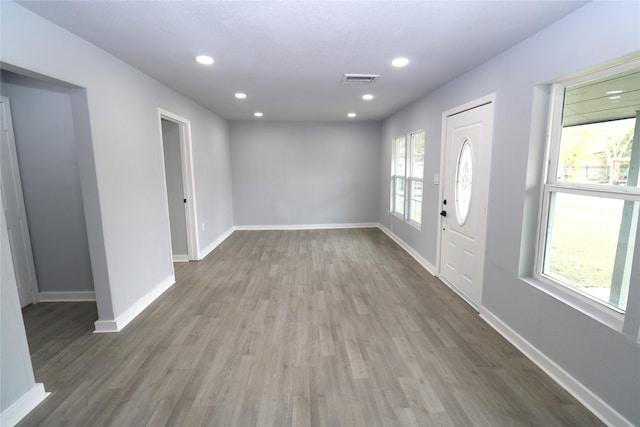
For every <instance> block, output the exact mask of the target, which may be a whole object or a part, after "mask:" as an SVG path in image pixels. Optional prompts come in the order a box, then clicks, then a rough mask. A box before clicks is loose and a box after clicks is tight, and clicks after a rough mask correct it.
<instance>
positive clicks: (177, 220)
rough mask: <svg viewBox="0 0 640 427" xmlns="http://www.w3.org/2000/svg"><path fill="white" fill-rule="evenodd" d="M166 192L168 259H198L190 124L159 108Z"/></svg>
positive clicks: (175, 260) (184, 260)
mask: <svg viewBox="0 0 640 427" xmlns="http://www.w3.org/2000/svg"><path fill="white" fill-rule="evenodd" d="M158 115H159V122H160V136H161V140H162V158H163V168H164V176H165V184H166V190H167V210H168V213H169V233H170V235H171V256H172V259H173V261H174V262H187V261H195V260H197V259H198V258H197V257H198V249H197V248H198V233H197V230H196V224H197V221H196V200H195V189H194V178H193V157H192V149H191V122H190V121H189V120H187V119H185V118H182V117H180V116H178V115H176V114H173V113H170V112H168V111H165V110H162V109H158Z"/></svg>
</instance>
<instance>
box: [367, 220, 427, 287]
mask: <svg viewBox="0 0 640 427" xmlns="http://www.w3.org/2000/svg"><path fill="white" fill-rule="evenodd" d="M378 228H379V229H380V230H382V232H383V233H384V234H386V235H387V236H389V237H390V238H391V240H393V241H394V242H396V243H397V244H398V245H399V246H400V247H401V248H402V249H404V250H405V252H407V253H408V254H409V255H411V256H412V257H413V258H414V259H415V260H416V261H418V264H420V265H421V266H422V267H423V268H424V269H425V270H427V272H428V273H429V274H431V275H433V276H435V275H436V273H435V271H436V268H435V266H433V265H432V264H431V263H430V262H429V261H427V260H426V259H424V258H423V257H422V255H420V254H419V253H418V252H417V251H416V250H415V249H413V248H412V247H411V246H409V244H408V243H406V242H405V241H404V240H402V239H401V238H400V237H398V236H397V235H395V234H393V232H392V231H391V230H389V229H388V228H387V227H385V226H384V225H382V224H378Z"/></svg>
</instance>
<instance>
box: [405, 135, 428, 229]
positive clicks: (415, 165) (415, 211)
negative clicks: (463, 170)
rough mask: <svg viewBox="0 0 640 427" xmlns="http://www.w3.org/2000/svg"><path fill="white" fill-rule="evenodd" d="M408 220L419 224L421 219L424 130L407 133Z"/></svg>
mask: <svg viewBox="0 0 640 427" xmlns="http://www.w3.org/2000/svg"><path fill="white" fill-rule="evenodd" d="M409 141H410V147H409V153H410V155H411V161H410V162H409V165H410V167H409V174H408V175H409V215H408V217H409V221H410V222H414V223H416V224H417V225H420V222H421V219H422V177H423V176H424V131H419V132H414V133H412V134H410V135H409Z"/></svg>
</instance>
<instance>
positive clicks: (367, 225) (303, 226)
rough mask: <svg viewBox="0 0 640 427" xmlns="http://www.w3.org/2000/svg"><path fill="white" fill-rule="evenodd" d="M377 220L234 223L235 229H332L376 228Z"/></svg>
mask: <svg viewBox="0 0 640 427" xmlns="http://www.w3.org/2000/svg"><path fill="white" fill-rule="evenodd" d="M379 225H380V224H378V223H377V222H354V223H344V224H292V225H236V226H235V229H236V230H263V231H267V230H332V229H337V228H378V226H379Z"/></svg>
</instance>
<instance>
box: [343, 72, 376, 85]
mask: <svg viewBox="0 0 640 427" xmlns="http://www.w3.org/2000/svg"><path fill="white" fill-rule="evenodd" d="M378 77H380V74H345V75H344V80H343V81H342V83H344V84H346V85H370V84H372V83H373V82H375V81H376V79H377V78H378Z"/></svg>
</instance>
